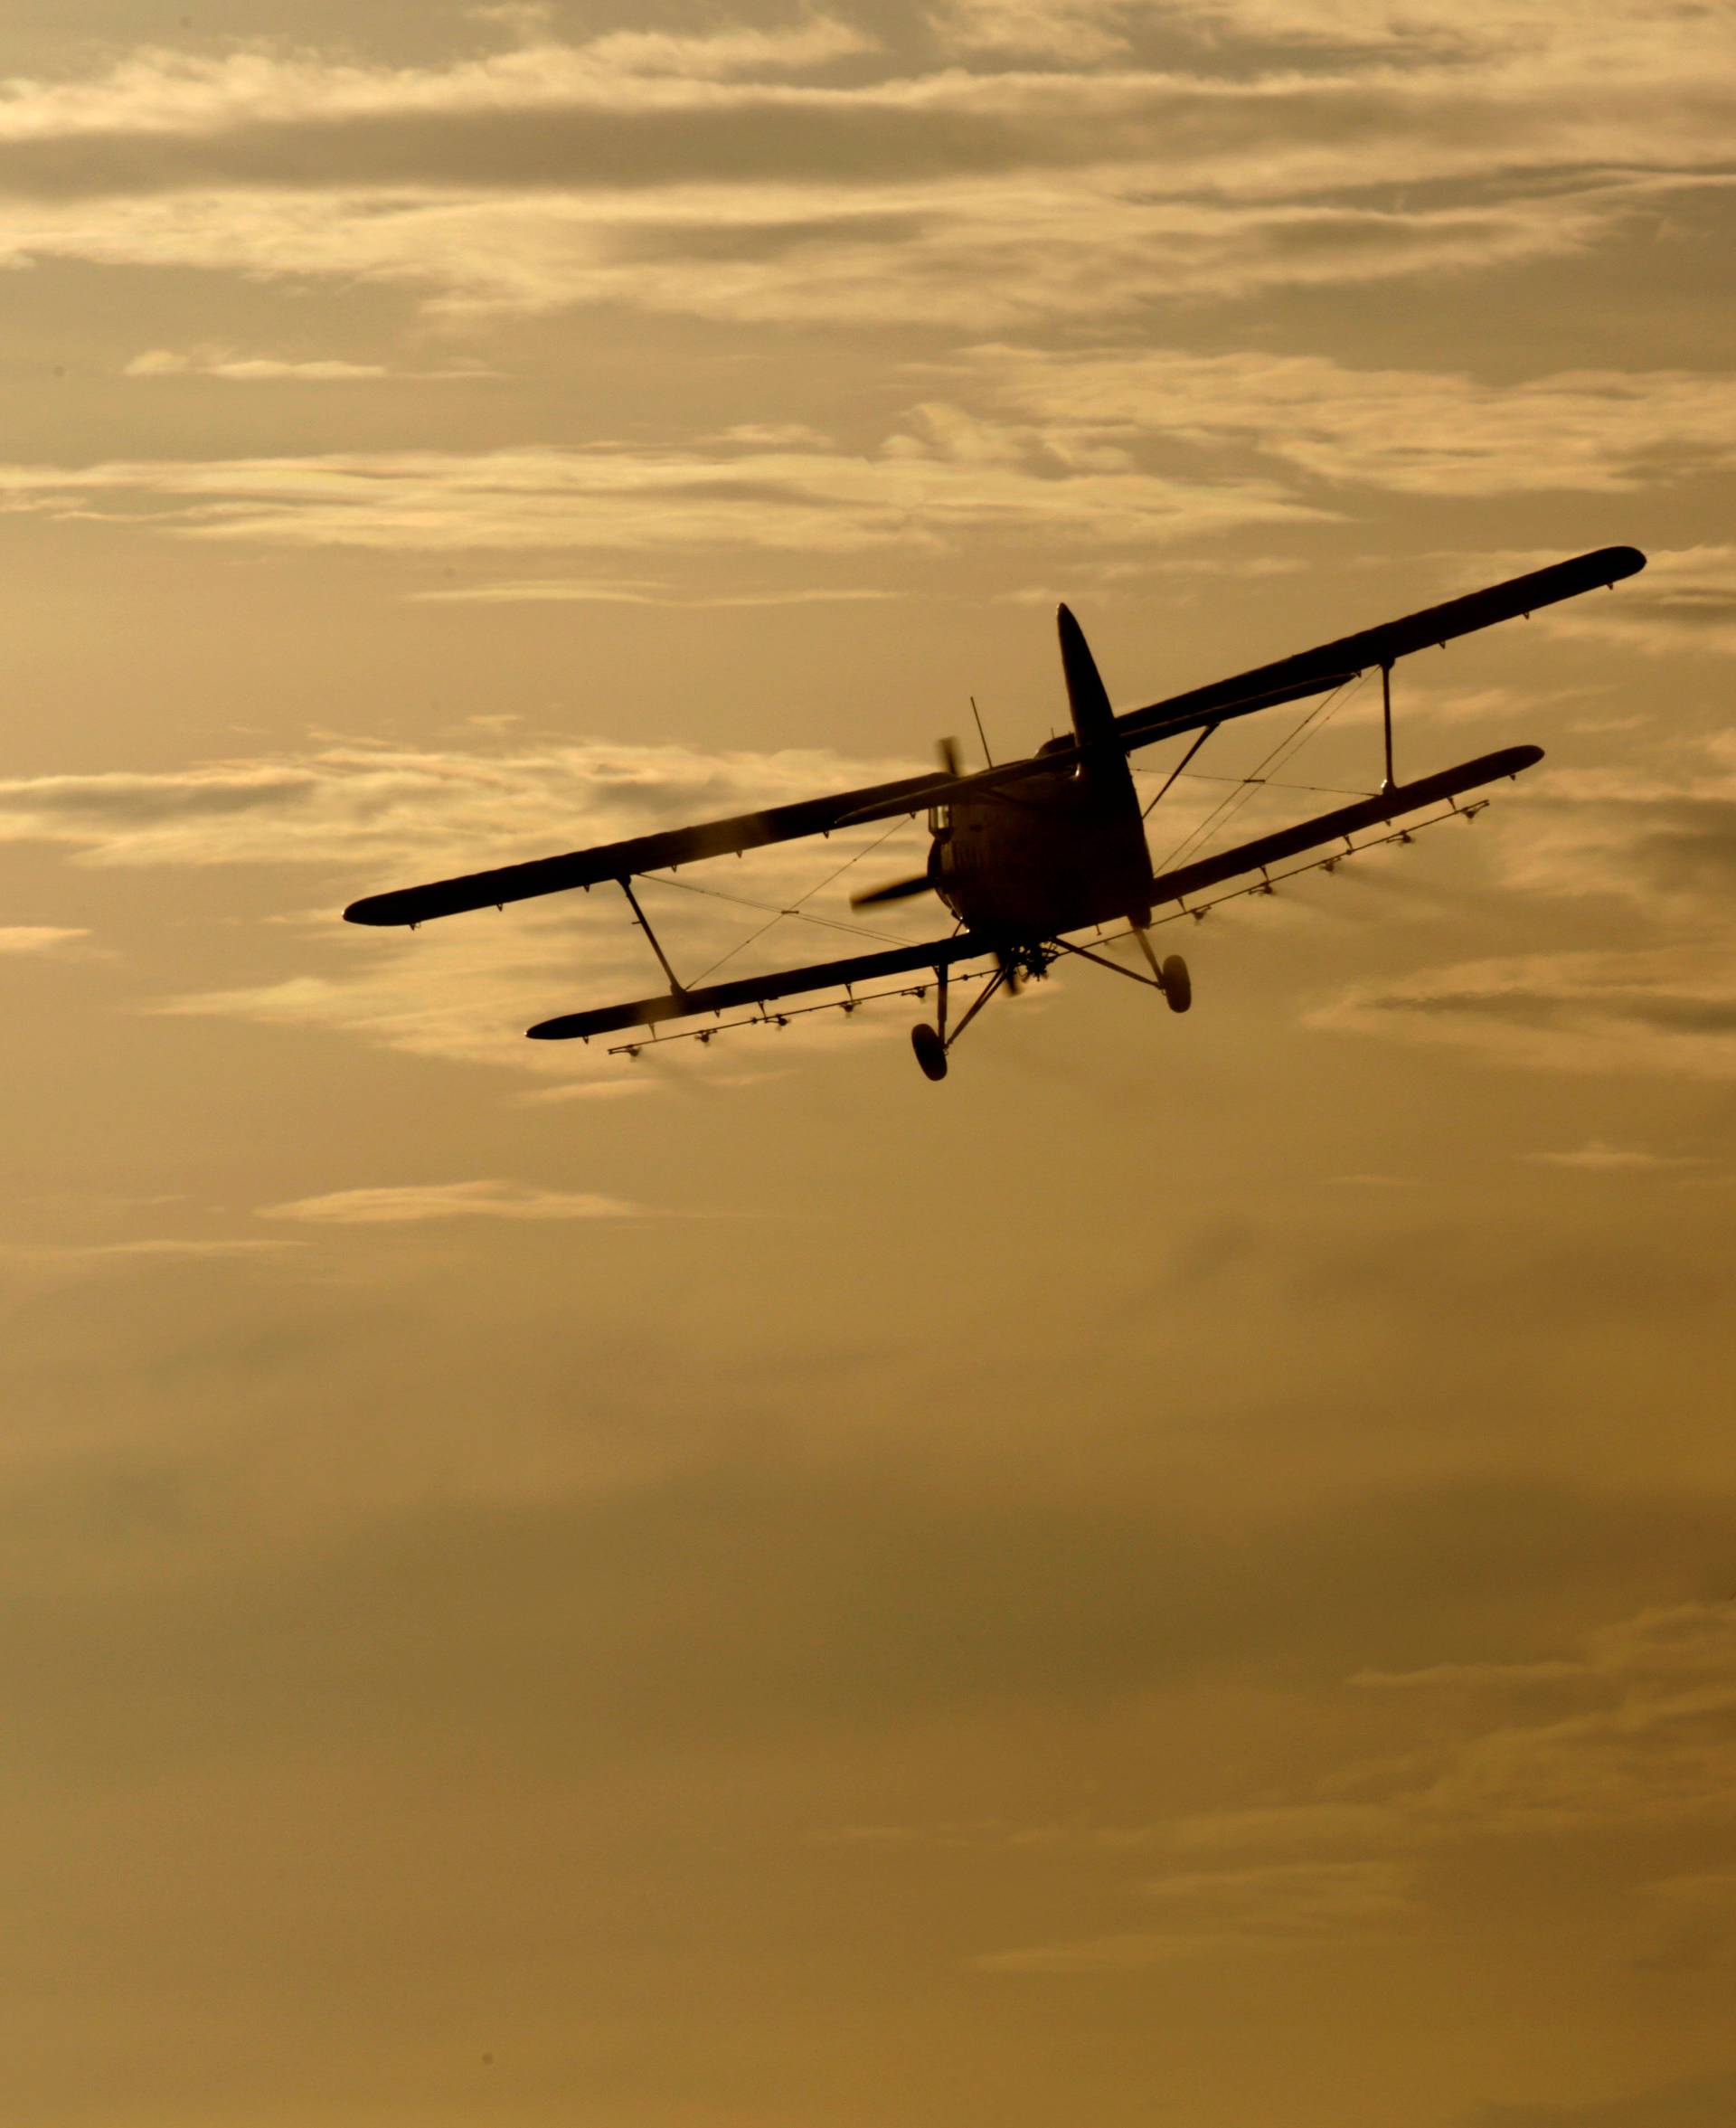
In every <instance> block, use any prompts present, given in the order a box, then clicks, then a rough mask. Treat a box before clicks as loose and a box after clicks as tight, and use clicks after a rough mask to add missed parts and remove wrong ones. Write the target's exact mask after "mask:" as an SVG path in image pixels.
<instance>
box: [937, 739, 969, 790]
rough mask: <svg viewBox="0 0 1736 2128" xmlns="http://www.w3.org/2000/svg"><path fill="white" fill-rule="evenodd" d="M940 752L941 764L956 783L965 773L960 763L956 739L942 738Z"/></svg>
mask: <svg viewBox="0 0 1736 2128" xmlns="http://www.w3.org/2000/svg"><path fill="white" fill-rule="evenodd" d="M939 752H940V766H941V767H942V768H943V769H944V770H945V771H947V773H948V776H950V777H951V778H952V780H953V781H954V782H955V783H956V782H957V781H958V779H959V777H960V776H961V775H962V774H963V773H964V771H963V770H962V769H961V768H960V767H959V765H958V741H957V740H956V739H943V740H941V742H940V747H939Z"/></svg>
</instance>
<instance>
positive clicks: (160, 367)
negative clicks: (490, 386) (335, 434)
mask: <svg viewBox="0 0 1736 2128" xmlns="http://www.w3.org/2000/svg"><path fill="white" fill-rule="evenodd" d="M121 374H122V375H123V376H128V377H193V376H197V377H222V378H223V379H224V380H225V381H226V382H228V383H236V384H277V383H302V384H351V383H374V382H377V381H381V380H383V379H386V378H395V379H398V380H399V381H401V382H402V381H410V382H415V381H418V380H421V381H424V382H436V381H437V382H440V383H467V382H469V381H470V380H472V379H477V378H487V377H491V376H494V375H495V374H497V373H496V372H495V371H493V370H488V369H484V368H482V367H481V366H479V365H478V366H475V367H471V366H459V367H457V368H452V369H424V370H404V369H394V368H391V367H389V366H388V365H387V364H384V363H379V362H342V361H338V360H336V359H335V358H332V357H325V356H320V357H313V358H307V359H298V358H295V357H292V356H288V355H241V354H238V353H237V352H236V351H235V350H234V349H233V348H230V347H201V348H195V349H192V350H190V351H187V352H176V351H175V349H174V348H170V347H149V348H146V351H145V352H144V353H143V354H142V355H134V357H133V358H132V360H131V361H130V362H129V363H127V365H126V367H125V369H124V370H123V371H122V372H121Z"/></svg>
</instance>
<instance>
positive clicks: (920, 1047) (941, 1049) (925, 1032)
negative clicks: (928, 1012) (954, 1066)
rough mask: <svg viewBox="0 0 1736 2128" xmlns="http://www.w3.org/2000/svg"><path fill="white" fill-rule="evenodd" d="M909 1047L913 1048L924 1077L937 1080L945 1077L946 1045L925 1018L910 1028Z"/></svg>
mask: <svg viewBox="0 0 1736 2128" xmlns="http://www.w3.org/2000/svg"><path fill="white" fill-rule="evenodd" d="M910 1047H911V1048H912V1049H914V1050H915V1052H916V1061H917V1063H918V1064H920V1065H921V1067H922V1071H923V1075H924V1076H925V1077H926V1078H929V1079H937V1080H939V1079H944V1078H945V1077H946V1075H947V1045H946V1044H945V1043H944V1042H943V1041H942V1040H941V1039H940V1037H939V1034H938V1033H937V1032H936V1031H935V1029H934V1028H933V1027H931V1026H929V1024H928V1022H927V1021H926V1020H923V1021H922V1022H921V1023H920V1025H919V1026H914V1027H912V1028H911V1029H910Z"/></svg>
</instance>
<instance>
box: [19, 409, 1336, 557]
mask: <svg viewBox="0 0 1736 2128" xmlns="http://www.w3.org/2000/svg"><path fill="white" fill-rule="evenodd" d="M989 433H990V426H989V425H987V424H980V423H979V424H976V425H974V427H968V428H967V424H964V423H962V422H958V421H955V422H951V423H948V422H946V421H935V420H933V419H929V420H926V421H918V422H915V423H913V424H912V425H911V427H910V429H908V430H901V431H899V432H898V433H897V434H896V435H894V436H892V437H891V438H889V439H888V440H887V443H886V446H885V448H884V449H882V451H880V452H879V453H878V454H876V455H873V456H866V455H849V454H845V453H843V452H820V451H816V450H790V449H741V450H740V451H738V452H735V453H733V454H730V455H723V454H718V453H703V454H702V453H697V452H694V451H692V450H688V449H681V448H679V447H672V448H670V449H667V450H665V451H662V452H650V451H635V450H629V449H609V448H601V447H599V448H598V449H591V450H573V449H560V448H556V447H553V446H550V447H546V448H543V449H517V450H493V451H478V452H473V453H462V452H456V451H434V450H423V451H395V452H393V451H375V452H354V453H345V454H338V453H325V454H320V455H317V456H309V457H306V458H258V459H160V460H153V461H134V462H116V463H109V464H102V465H95V466H86V467H50V466H21V465H11V466H0V506H4V507H10V508H12V509H14V510H17V509H23V510H36V511H42V512H45V513H47V514H48V515H79V516H88V515H91V514H92V513H96V514H99V515H105V514H106V515H111V516H114V517H116V518H118V519H121V520H124V521H125V522H127V523H132V524H138V525H148V526H155V527H156V528H158V529H160V530H163V531H166V532H172V533H175V534H180V535H182V536H184V537H188V538H193V539H199V540H210V541H221V542H223V543H225V544H259V545H269V546H297V547H319V546H337V547H365V548H376V549H382V550H388V551H395V552H400V553H454V552H462V551H465V550H486V549H495V550H502V549H504V550H513V549H521V550H523V549H538V548H540V549H542V550H545V551H548V550H559V549H573V548H590V549H598V550H604V551H608V552H609V553H620V552H622V551H624V550H627V551H634V552H648V551H651V550H654V549H657V548H677V549H678V548H683V547H686V548H693V547H729V548H732V549H734V550H737V551H747V552H751V551H754V550H760V551H777V552H784V553H862V552H864V551H868V550H873V549H876V548H882V549H894V550H896V549H905V550H914V551H917V552H924V551H926V552H930V553H932V552H938V551H942V550H944V549H945V548H946V547H947V546H948V544H952V543H955V542H958V541H961V540H965V539H969V538H980V537H982V536H984V535H986V534H991V533H993V534H1003V535H1011V536H1014V537H1018V536H1021V535H1023V536H1025V537H1041V538H1043V540H1045V541H1048V542H1053V541H1055V540H1070V541H1085V542H1090V543H1107V544H1133V545H1142V544H1146V543H1150V542H1163V541H1165V540H1171V539H1180V538H1184V537H1188V538H1192V537H1198V536H1200V535H1201V534H1209V533H1212V532H1221V531H1223V530H1225V529H1227V528H1228V527H1231V526H1233V525H1255V524H1278V523H1286V522H1299V521H1304V520H1306V519H1307V518H1309V517H1312V516H1318V515H1321V514H1322V513H1321V512H1320V511H1319V510H1318V509H1317V508H1313V507H1310V506H1308V505H1306V504H1304V503H1302V502H1300V501H1297V500H1296V499H1294V498H1293V497H1288V496H1286V495H1285V494H1284V493H1283V492H1282V491H1281V490H1280V488H1279V487H1278V486H1277V485H1275V484H1274V483H1273V482H1271V481H1270V480H1268V479H1262V478H1258V477H1245V476H1231V477H1229V478H1224V479H1222V480H1217V481H1213V480H1203V479H1198V478H1185V477H1172V476H1169V475H1165V474H1164V473H1161V472H1156V471H1141V470H1139V469H1137V468H1134V467H1132V466H1129V465H1121V464H1117V465H1109V466H1105V465H1095V466H1093V465H1084V466H1068V465H1065V464H1061V463H1058V462H1057V461H1056V459H1055V458H1054V456H1053V455H1052V453H1051V452H1050V451H1048V450H1046V449H1043V446H1042V443H1041V440H1039V439H1033V438H1031V437H1028V436H1024V435H1021V434H1019V433H1017V432H1015V431H1009V432H1007V433H1006V434H1005V436H1002V437H999V438H998V439H997V441H998V446H999V448H998V449H996V450H995V452H994V453H993V455H988V454H986V453H985V452H984V450H983V449H982V448H981V443H982V440H983V438H984V437H985V436H986V435H988V434H989Z"/></svg>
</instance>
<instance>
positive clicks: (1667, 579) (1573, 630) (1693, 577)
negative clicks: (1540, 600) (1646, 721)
mask: <svg viewBox="0 0 1736 2128" xmlns="http://www.w3.org/2000/svg"><path fill="white" fill-rule="evenodd" d="M1720 455H1722V454H1720ZM1581 603H1582V605H1583V608H1584V610H1579V609H1578V608H1576V609H1574V610H1571V611H1559V612H1554V613H1552V614H1550V615H1549V616H1548V617H1547V619H1548V625H1549V626H1550V628H1551V629H1554V630H1555V631H1557V632H1558V633H1560V634H1563V635H1578V636H1591V637H1595V638H1601V639H1603V640H1605V641H1607V642H1612V643H1617V644H1619V645H1621V646H1622V648H1631V649H1636V650H1646V651H1649V652H1651V653H1653V654H1654V655H1655V656H1657V657H1681V656H1682V655H1683V654H1684V652H1693V651H1696V650H1714V651H1719V652H1722V654H1723V655H1724V656H1726V657H1729V656H1732V655H1736V546H1722V545H1709V546H1698V547H1677V548H1675V549H1671V548H1665V549H1664V550H1663V551H1661V552H1659V553H1654V554H1653V555H1652V557H1651V561H1650V565H1649V567H1648V568H1647V569H1646V574H1645V575H1644V576H1643V577H1642V578H1640V579H1639V580H1638V581H1637V582H1635V583H1634V584H1633V585H1631V586H1624V587H1623V596H1622V598H1621V600H1620V601H1609V602H1608V604H1607V605H1606V603H1605V601H1600V600H1591V601H1582V602H1581Z"/></svg>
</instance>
